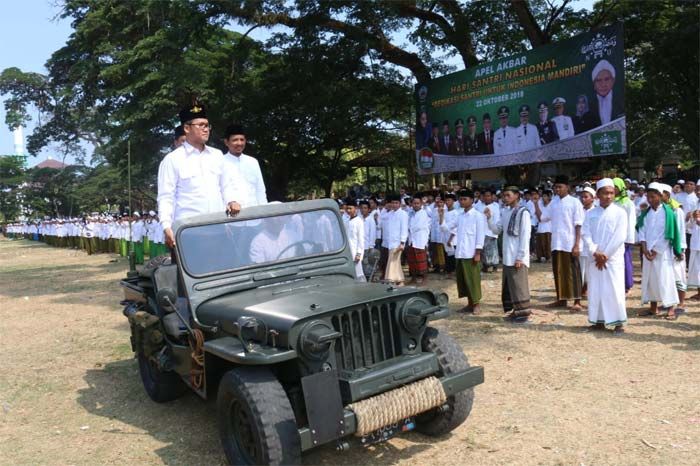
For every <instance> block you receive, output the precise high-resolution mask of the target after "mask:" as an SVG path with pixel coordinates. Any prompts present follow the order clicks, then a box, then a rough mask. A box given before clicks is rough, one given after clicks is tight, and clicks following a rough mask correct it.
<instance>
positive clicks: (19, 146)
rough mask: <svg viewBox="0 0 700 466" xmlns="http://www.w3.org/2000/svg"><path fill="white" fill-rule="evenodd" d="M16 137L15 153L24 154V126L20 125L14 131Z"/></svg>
mask: <svg viewBox="0 0 700 466" xmlns="http://www.w3.org/2000/svg"><path fill="white" fill-rule="evenodd" d="M12 134H13V135H14V137H15V155H24V133H23V131H22V126H18V127H16V128H15V130H14V131H13V132H12Z"/></svg>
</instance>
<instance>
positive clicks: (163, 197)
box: [158, 142, 238, 229]
mask: <svg viewBox="0 0 700 466" xmlns="http://www.w3.org/2000/svg"><path fill="white" fill-rule="evenodd" d="M237 184H238V180H237V179H236V175H235V174H231V173H228V174H227V173H226V170H225V165H224V155H223V154H222V153H221V151H220V150H219V149H215V148H213V147H209V146H205V147H204V150H203V151H201V152H200V151H199V150H198V149H196V148H195V147H193V146H191V145H190V144H189V143H187V142H185V143H184V144H183V145H182V146H180V147H178V148H177V149H175V150H174V151H172V152H170V153H169V154H168V155H166V156H165V158H164V159H163V161H162V162H161V163H160V167H159V168H158V217H159V218H160V223H161V225H163V228H164V229H167V228H171V226H172V224H173V222H174V221H175V220H177V219H180V218H185V217H191V216H194V215H199V214H207V213H212V212H223V211H224V209H225V206H226V205H227V204H228V203H229V202H232V201H235V200H236V197H237V196H238V193H237V191H236V185H237Z"/></svg>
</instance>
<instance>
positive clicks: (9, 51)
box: [0, 0, 594, 166]
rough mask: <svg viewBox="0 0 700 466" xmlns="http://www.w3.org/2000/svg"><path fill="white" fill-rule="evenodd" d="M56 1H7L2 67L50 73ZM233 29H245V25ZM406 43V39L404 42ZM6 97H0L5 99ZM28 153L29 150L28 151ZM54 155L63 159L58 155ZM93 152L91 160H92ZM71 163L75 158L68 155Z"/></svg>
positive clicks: (60, 29) (2, 137)
mask: <svg viewBox="0 0 700 466" xmlns="http://www.w3.org/2000/svg"><path fill="white" fill-rule="evenodd" d="M593 2H594V0H575V1H574V2H573V4H572V6H573V8H574V9H575V10H579V9H584V8H585V9H591V7H592V5H593ZM57 3H58V2H57V1H56V0H22V1H21V2H3V6H2V13H3V15H2V16H3V25H2V27H1V28H0V44H10V45H9V46H8V45H3V47H2V52H0V70H4V69H5V68H10V67H17V68H19V69H21V70H22V71H34V72H38V73H46V72H47V71H46V68H45V67H44V65H45V63H46V61H47V60H48V59H49V57H50V56H51V54H52V53H53V52H54V51H56V50H58V49H59V48H61V47H62V46H63V45H64V44H65V43H66V41H67V40H68V37H69V36H70V34H71V32H72V28H71V25H70V19H64V20H60V19H58V18H57V15H58V14H59V13H60V7H59V6H56V4H57ZM233 29H236V30H239V31H240V32H244V30H243V29H242V28H238V27H234V28H233ZM250 37H251V38H253V39H257V40H264V39H266V38H267V37H268V33H267V32H266V31H265V30H264V29H262V28H259V29H256V30H254V31H253V32H252V33H251V34H250ZM402 42H405V41H402ZM5 98H6V96H0V100H1V101H3V102H4V100H5ZM33 127H34V126H33V123H30V124H29V125H28V127H27V128H25V130H24V135H25V144H26V136H27V135H28V134H31V132H32V129H33ZM13 153H14V139H13V136H12V132H10V130H9V129H8V128H7V126H6V125H5V108H4V105H0V155H4V154H13ZM25 153H26V151H25ZM52 153H53V152H52V151H51V150H50V149H44V150H43V151H42V152H41V153H40V154H39V155H38V156H36V157H31V156H30V158H29V166H34V165H36V164H37V163H39V162H41V161H43V160H46V158H47V157H48V156H50V155H52ZM54 158H60V157H58V156H54ZM89 158H90V154H88V156H87V159H88V160H89ZM66 162H67V163H72V162H74V160H72V159H71V158H68V159H67V160H66Z"/></svg>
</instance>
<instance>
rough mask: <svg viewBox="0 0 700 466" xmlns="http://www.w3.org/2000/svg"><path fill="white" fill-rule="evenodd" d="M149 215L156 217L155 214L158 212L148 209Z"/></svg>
mask: <svg viewBox="0 0 700 466" xmlns="http://www.w3.org/2000/svg"><path fill="white" fill-rule="evenodd" d="M148 215H150V216H151V217H155V216H156V213H155V211H153V210H149V211H148Z"/></svg>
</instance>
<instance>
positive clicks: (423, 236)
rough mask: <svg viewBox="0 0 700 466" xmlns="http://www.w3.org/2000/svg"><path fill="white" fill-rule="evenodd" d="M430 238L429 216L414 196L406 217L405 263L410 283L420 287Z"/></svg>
mask: <svg viewBox="0 0 700 466" xmlns="http://www.w3.org/2000/svg"><path fill="white" fill-rule="evenodd" d="M429 236H430V216H429V215H428V212H427V211H426V210H425V209H423V200H422V199H421V196H420V195H418V194H416V195H414V196H413V199H412V200H411V212H410V213H409V217H408V247H407V248H406V262H408V271H409V274H410V275H411V282H410V283H417V284H418V285H422V284H423V283H424V281H425V279H426V277H427V275H428V237H429Z"/></svg>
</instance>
